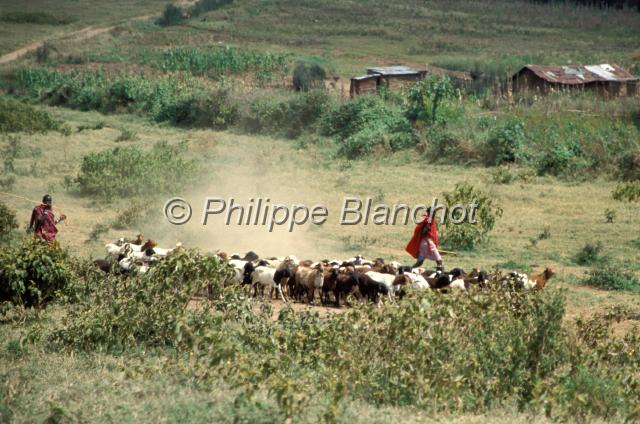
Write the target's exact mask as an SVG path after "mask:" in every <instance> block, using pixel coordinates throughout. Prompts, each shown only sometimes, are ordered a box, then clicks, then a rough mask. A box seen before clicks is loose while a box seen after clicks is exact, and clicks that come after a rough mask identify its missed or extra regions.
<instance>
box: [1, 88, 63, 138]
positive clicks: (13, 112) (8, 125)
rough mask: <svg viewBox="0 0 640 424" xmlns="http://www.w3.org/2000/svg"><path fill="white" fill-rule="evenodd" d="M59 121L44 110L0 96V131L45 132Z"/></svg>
mask: <svg viewBox="0 0 640 424" xmlns="http://www.w3.org/2000/svg"><path fill="white" fill-rule="evenodd" d="M59 127H60V123H59V122H58V121H56V120H55V119H53V117H52V116H51V115H50V114H49V113H48V112H46V111H43V110H38V109H36V108H34V107H33V106H31V105H28V104H25V103H22V102H19V101H17V100H14V99H11V98H7V97H0V132H27V133H34V132H43V133H44V132H47V131H51V130H57V129H58V128H59Z"/></svg>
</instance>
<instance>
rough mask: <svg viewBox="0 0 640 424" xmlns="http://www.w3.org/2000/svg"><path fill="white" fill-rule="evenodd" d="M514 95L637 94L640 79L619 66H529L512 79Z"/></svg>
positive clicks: (605, 95) (610, 95)
mask: <svg viewBox="0 0 640 424" xmlns="http://www.w3.org/2000/svg"><path fill="white" fill-rule="evenodd" d="M511 81H512V90H513V94H516V95H517V94H526V93H529V92H536V93H540V94H548V93H552V92H557V91H565V90H566V91H569V90H576V89H578V90H592V91H594V92H597V93H598V94H600V95H602V96H604V97H615V96H633V95H637V94H638V93H637V87H638V84H637V81H638V78H637V77H634V76H633V75H631V74H630V73H629V72H627V71H626V70H624V69H623V68H621V67H619V66H618V65H609V64H606V63H605V64H601V65H586V66H542V65H526V66H524V67H523V68H522V69H520V71H518V72H517V73H516V74H515V75H514V76H513V77H512V78H511Z"/></svg>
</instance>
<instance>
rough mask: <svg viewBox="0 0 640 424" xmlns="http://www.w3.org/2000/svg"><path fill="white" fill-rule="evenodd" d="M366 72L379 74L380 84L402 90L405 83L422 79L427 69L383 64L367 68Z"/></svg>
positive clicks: (405, 85)
mask: <svg viewBox="0 0 640 424" xmlns="http://www.w3.org/2000/svg"><path fill="white" fill-rule="evenodd" d="M367 74H369V75H379V76H380V85H386V86H387V88H389V89H390V90H395V89H398V90H403V89H404V88H406V87H407V85H409V84H411V83H413V82H415V81H418V80H421V79H423V78H424V77H425V76H426V75H427V71H426V70H424V69H416V68H410V67H408V66H383V67H376V68H367Z"/></svg>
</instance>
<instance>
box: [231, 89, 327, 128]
mask: <svg viewBox="0 0 640 424" xmlns="http://www.w3.org/2000/svg"><path fill="white" fill-rule="evenodd" d="M331 102H332V100H331V96H330V95H329V93H327V92H326V91H325V90H313V91H309V92H307V93H302V94H299V95H295V96H294V97H291V98H289V99H285V100H279V99H272V98H260V99H257V100H256V101H254V102H253V103H252V104H251V107H250V110H249V112H248V116H247V117H246V118H245V122H244V124H243V125H244V126H245V128H247V129H249V130H251V131H264V132H270V133H275V134H282V135H285V136H286V137H289V138H295V137H298V136H300V135H301V134H302V133H303V132H304V131H305V130H313V127H314V125H315V124H316V123H317V121H318V119H319V118H320V116H322V114H323V113H324V111H325V110H327V109H328V108H329V107H330V106H331V104H332V103H331Z"/></svg>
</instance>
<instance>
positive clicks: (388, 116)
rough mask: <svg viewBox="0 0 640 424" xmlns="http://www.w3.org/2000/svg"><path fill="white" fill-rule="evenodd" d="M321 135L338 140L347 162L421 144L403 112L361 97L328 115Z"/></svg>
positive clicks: (323, 121)
mask: <svg viewBox="0 0 640 424" xmlns="http://www.w3.org/2000/svg"><path fill="white" fill-rule="evenodd" d="M321 132H322V133H323V134H325V135H333V136H336V138H337V139H338V143H339V149H338V153H339V154H341V155H344V156H346V157H347V158H348V159H355V158H358V157H361V156H362V155H366V154H368V153H371V152H372V151H373V150H374V149H375V147H379V148H381V149H383V150H390V151H396V150H400V149H406V148H408V147H412V146H415V145H416V143H417V142H418V138H417V136H416V133H415V131H414V130H413V128H412V126H411V124H410V123H409V121H408V120H407V119H406V118H405V117H404V116H403V113H402V111H401V110H400V109H399V108H397V107H396V106H393V105H388V104H386V103H385V102H384V101H383V100H382V99H380V98H379V97H377V96H360V97H357V98H356V99H354V100H351V101H349V102H347V103H345V104H343V105H341V106H339V107H338V108H335V109H332V110H330V111H328V112H327V113H325V114H324V115H323V117H322V120H321ZM360 132H362V133H360Z"/></svg>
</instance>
